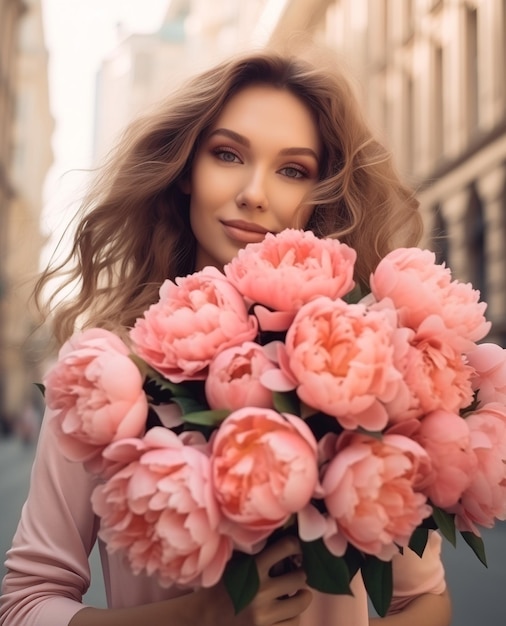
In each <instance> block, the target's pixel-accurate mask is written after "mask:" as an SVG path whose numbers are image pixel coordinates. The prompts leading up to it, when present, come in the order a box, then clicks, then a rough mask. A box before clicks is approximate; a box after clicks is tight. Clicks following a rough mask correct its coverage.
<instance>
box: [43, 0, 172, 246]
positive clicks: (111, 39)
mask: <svg viewBox="0 0 506 626" xmlns="http://www.w3.org/2000/svg"><path fill="white" fill-rule="evenodd" d="M169 3H170V0H42V11H43V23H44V30H45V39H46V46H47V49H48V53H49V89H50V106H51V111H52V114H53V117H54V119H55V124H56V126H55V131H54V134H53V140H52V146H53V152H54V164H53V166H52V168H51V170H50V172H49V174H48V177H47V181H46V187H45V193H44V201H45V210H44V217H43V224H42V227H43V229H44V230H47V231H50V232H54V231H58V230H61V224H62V223H64V222H67V221H68V218H69V216H70V214H71V213H72V212H73V211H72V209H71V208H70V206H69V203H71V202H72V201H75V200H76V198H77V197H78V196H79V193H80V191H79V190H80V189H82V188H83V185H84V184H85V181H86V177H85V175H84V174H82V173H79V172H76V171H75V170H78V169H79V168H88V167H90V165H91V154H92V138H93V107H94V98H95V95H94V89H95V77H96V72H97V70H98V68H99V66H100V62H101V60H102V59H103V58H104V57H105V56H107V54H108V52H109V51H110V50H111V49H112V48H114V46H115V45H116V43H117V42H118V34H117V32H118V24H121V25H122V28H123V30H124V31H126V32H127V33H130V32H136V33H140V32H153V31H155V30H157V29H158V28H159V26H160V25H161V21H162V18H163V16H164V14H165V12H166V11H167V7H168V5H169ZM50 245H51V244H50Z"/></svg>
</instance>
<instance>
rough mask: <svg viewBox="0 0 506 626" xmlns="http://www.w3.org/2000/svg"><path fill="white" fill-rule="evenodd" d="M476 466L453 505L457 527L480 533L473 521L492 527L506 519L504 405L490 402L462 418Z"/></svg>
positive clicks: (505, 424)
mask: <svg viewBox="0 0 506 626" xmlns="http://www.w3.org/2000/svg"><path fill="white" fill-rule="evenodd" d="M465 421H466V422H467V424H468V426H469V430H470V432H471V448H472V450H473V452H474V454H475V455H476V458H477V467H476V469H474V470H473V472H472V475H471V476H470V479H471V480H470V484H469V486H468V487H467V489H466V490H465V491H464V493H463V494H462V498H461V500H460V503H459V504H458V505H457V507H455V512H456V513H457V519H456V522H457V527H458V528H459V529H460V530H468V531H470V532H474V533H475V534H478V535H479V534H480V533H479V531H478V530H477V528H476V526H475V524H478V525H479V526H484V527H485V528H492V526H493V525H494V523H495V520H496V519H498V520H506V407H505V406H504V405H503V404H499V403H495V402H493V403H489V404H486V405H485V406H483V407H482V408H480V409H479V410H478V411H476V412H475V413H472V414H471V415H469V416H468V417H467V418H466V420H465Z"/></svg>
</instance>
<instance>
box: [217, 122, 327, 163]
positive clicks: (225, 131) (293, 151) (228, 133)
mask: <svg viewBox="0 0 506 626" xmlns="http://www.w3.org/2000/svg"><path fill="white" fill-rule="evenodd" d="M214 135H224V136H225V137H229V138H230V139H233V140H234V141H236V142H237V143H240V144H241V145H243V146H244V147H246V148H249V147H250V146H251V143H250V140H249V139H248V138H247V137H244V136H243V135H241V134H239V133H236V132H235V131H234V130H230V129H229V128H217V129H216V130H213V132H212V133H210V134H209V139H210V138H211V137H214ZM279 154H282V155H299V154H306V155H308V156H311V157H313V158H314V159H315V161H316V162H317V163H319V159H318V155H317V154H316V152H315V151H314V150H312V149H311V148H303V147H300V148H298V147H293V148H283V150H280V152H279Z"/></svg>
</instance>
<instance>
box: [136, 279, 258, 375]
mask: <svg viewBox="0 0 506 626" xmlns="http://www.w3.org/2000/svg"><path fill="white" fill-rule="evenodd" d="M257 326H258V325H257V321H256V318H255V317H254V316H253V315H248V312H247V310H246V305H245V303H244V300H243V299H242V297H241V296H240V294H239V293H238V292H237V291H236V289H235V288H234V287H233V286H232V285H231V284H230V283H229V282H228V281H227V280H226V278H225V277H224V275H223V274H221V272H219V271H218V270H217V269H216V268H214V267H206V268H204V269H203V270H202V271H200V272H195V273H194V274H190V275H188V276H186V277H185V278H176V282H175V283H173V282H172V281H170V280H166V281H165V282H164V283H163V285H162V286H161V288H160V299H159V301H158V302H157V303H156V304H153V305H151V306H150V307H149V309H148V310H147V311H146V312H145V314H144V317H142V318H139V319H138V320H137V321H136V323H135V326H134V327H133V328H132V330H131V331H130V337H131V339H132V341H133V343H134V346H135V351H136V352H137V354H138V355H139V356H140V357H142V358H143V359H144V360H145V361H146V362H147V363H148V364H149V365H151V366H152V367H153V368H154V369H156V370H158V371H159V372H160V373H161V374H163V375H164V376H165V377H166V378H168V379H169V380H170V381H172V382H174V383H179V382H181V381H183V380H204V379H205V378H206V375H207V367H208V365H209V363H210V362H211V360H212V359H213V358H214V357H215V356H216V354H218V352H220V351H222V350H224V349H225V348H229V347H231V346H236V345H240V344H242V343H243V342H244V341H250V340H253V339H254V337H255V336H256V334H257Z"/></svg>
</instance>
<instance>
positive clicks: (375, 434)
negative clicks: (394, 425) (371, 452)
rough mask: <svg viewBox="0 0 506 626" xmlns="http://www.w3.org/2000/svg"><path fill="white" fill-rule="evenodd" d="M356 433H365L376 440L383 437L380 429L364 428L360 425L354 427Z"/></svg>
mask: <svg viewBox="0 0 506 626" xmlns="http://www.w3.org/2000/svg"><path fill="white" fill-rule="evenodd" d="M356 432H357V433H360V434H361V435H366V436H367V437H372V438H373V439H377V440H378V441H381V440H382V439H383V433H382V432H380V431H376V430H366V429H365V428H362V426H359V427H358V428H357V429H356Z"/></svg>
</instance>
